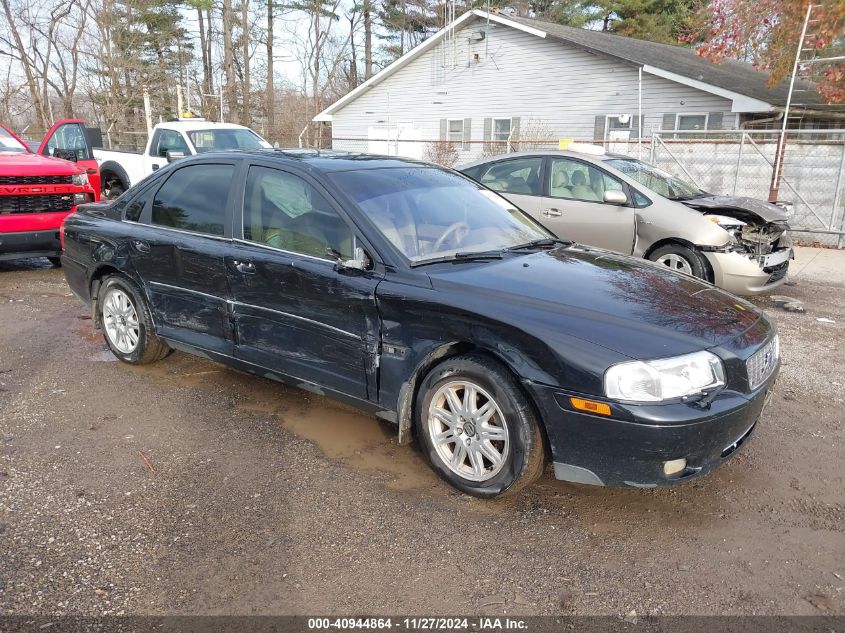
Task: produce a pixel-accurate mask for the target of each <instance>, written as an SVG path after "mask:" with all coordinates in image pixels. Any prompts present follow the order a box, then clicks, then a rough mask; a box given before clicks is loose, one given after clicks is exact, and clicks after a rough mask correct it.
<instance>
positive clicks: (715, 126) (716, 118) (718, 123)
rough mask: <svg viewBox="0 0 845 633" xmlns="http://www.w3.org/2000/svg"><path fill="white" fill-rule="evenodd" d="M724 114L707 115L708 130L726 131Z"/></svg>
mask: <svg viewBox="0 0 845 633" xmlns="http://www.w3.org/2000/svg"><path fill="white" fill-rule="evenodd" d="M724 116H725V113H724V112H710V113H708V115H707V129H708V130H722V129H724V125H723V121H722V120H723V119H724Z"/></svg>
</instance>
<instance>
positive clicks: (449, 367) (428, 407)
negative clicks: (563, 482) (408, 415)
mask: <svg viewBox="0 0 845 633" xmlns="http://www.w3.org/2000/svg"><path fill="white" fill-rule="evenodd" d="M415 413H416V415H415V421H416V434H417V438H418V440H419V441H420V443H421V445H422V447H423V450H424V451H425V453H426V454H427V455H428V458H429V460H430V462H431V464H432V466H433V467H434V469H435V470H436V471H437V472H438V474H440V475H441V476H442V477H443V478H444V479H446V481H448V482H449V483H451V484H452V485H453V486H455V487H456V488H458V489H459V490H461V491H463V492H466V493H468V494H471V495H474V496H477V497H495V496H497V495H501V494H502V493H508V494H513V493H515V492H517V491H519V490H521V489H522V488H524V487H525V486H527V485H528V484H530V483H532V482H533V481H535V480H536V479H537V478H538V477H540V475H542V473H543V466H544V461H545V449H544V446H543V436H542V433H541V431H540V427H539V424H538V422H537V419H536V417H535V415H534V411H533V409H532V407H531V405H530V404H529V402H528V401H527V400H526V398H525V396H524V395H523V394H522V392H521V391H520V389H519V386H518V385H517V383H516V381H515V380H514V379H513V378H512V377H511V375H510V374H509V372H508V371H507V370H506V369H505V368H504V367H502V366H501V365H500V364H499V363H497V362H495V361H493V360H490V359H487V358H485V357H481V356H460V357H456V358H452V359H449V360H446V361H444V362H443V363H441V364H440V365H438V366H437V367H435V368H434V369H433V370H432V371H431V372H430V373H429V374H428V375H427V376H426V377H425V379H424V380H423V382H422V384H421V385H420V391H419V397H418V398H417V410H416V412H415Z"/></svg>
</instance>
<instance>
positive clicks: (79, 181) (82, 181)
mask: <svg viewBox="0 0 845 633" xmlns="http://www.w3.org/2000/svg"><path fill="white" fill-rule="evenodd" d="M71 182H72V183H73V184H75V185H77V186H79V187H84V186H85V185H87V184H88V174H74V175H73V176H71Z"/></svg>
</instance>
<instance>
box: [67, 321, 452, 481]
mask: <svg viewBox="0 0 845 633" xmlns="http://www.w3.org/2000/svg"><path fill="white" fill-rule="evenodd" d="M90 331H91V330H90V329H89V328H79V331H78V332H77V333H78V334H79V335H80V337H81V338H83V339H84V340H88V341H90V339H89V336H88V334H89V333H90ZM99 340H100V341H102V337H100V339H99ZM90 342H93V341H90ZM104 347H105V345H104ZM109 353H110V352H108V350H107V349H106V354H109ZM91 360H101V361H103V360H106V358H105V354H102V353H100V352H96V353H94V354H93V355H92V357H91ZM127 369H128V370H129V371H137V372H141V373H143V374H145V375H147V376H148V377H149V378H151V379H152V380H154V381H156V382H158V383H159V384H162V385H166V386H168V387H171V388H174V387H175V388H188V389H196V390H203V391H216V392H218V393H221V392H222V393H225V394H226V395H228V396H230V397H231V398H232V402H233V407H234V411H235V412H239V413H243V414H250V415H253V416H258V417H262V416H266V417H268V418H271V419H273V420H275V421H277V422H278V423H279V424H281V425H282V426H283V427H284V428H285V429H287V430H289V431H291V432H292V433H294V434H295V435H297V436H298V437H300V438H303V439H307V440H310V441H311V442H314V444H316V445H317V447H318V448H319V449H320V450H321V452H322V453H323V454H324V455H325V456H326V457H327V458H328V459H332V460H341V461H343V462H344V463H345V464H348V465H349V466H351V467H352V468H355V469H357V470H363V471H367V472H371V473H374V474H378V475H381V476H382V477H384V478H385V485H387V487H389V488H391V489H393V490H419V489H425V488H431V487H434V486H438V485H439V484H440V482H439V479H438V478H437V476H436V475H435V474H434V473H433V472H432V470H431V468H430V467H429V465H428V464H427V462H426V461H425V459H424V458H423V456H422V455H420V454H419V452H418V451H417V450H416V449H415V448H414V447H411V446H399V444H398V443H397V434H396V427H395V426H394V425H392V424H390V423H388V422H384V421H381V420H378V419H377V418H375V417H374V416H369V415H366V414H363V413H361V412H359V411H357V410H355V409H353V408H351V407H347V406H345V405H343V404H340V403H337V402H334V401H333V400H331V399H329V398H325V397H322V396H318V395H315V394H311V393H309V392H307V391H303V390H300V389H296V388H293V387H288V386H286V385H283V384H281V383H277V382H275V381H272V380H268V379H265V378H258V377H255V376H251V375H248V374H243V373H240V372H238V371H234V370H231V369H228V368H226V367H223V366H222V365H218V364H216V363H213V362H211V361H208V360H204V359H198V358H194V357H192V356H190V355H189V354H184V353H180V352H176V353H174V354H172V355H171V356H169V357H168V358H167V359H165V360H164V361H161V362H159V363H155V364H153V365H149V366H143V367H131V368H127Z"/></svg>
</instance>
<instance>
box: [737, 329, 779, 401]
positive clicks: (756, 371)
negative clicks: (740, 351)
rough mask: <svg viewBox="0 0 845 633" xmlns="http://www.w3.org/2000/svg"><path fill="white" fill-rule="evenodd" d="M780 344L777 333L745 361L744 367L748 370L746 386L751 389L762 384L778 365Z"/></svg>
mask: <svg viewBox="0 0 845 633" xmlns="http://www.w3.org/2000/svg"><path fill="white" fill-rule="evenodd" d="M779 355H780V345H779V341H778V337H777V335H775V337H774V338H773V339H772V340H770V341H769V342H768V343H766V344H765V345H763V347H761V348H760V349H758V350H757V351H756V352H754V354H752V355H751V357H750V358H749V359H748V360H747V361H745V369H746V371H747V372H748V387H749V389H751V390H754V389H756V388H757V387H759V386H760V385H762V384H763V383H764V382H766V380H767V379H768V378H769V376H771V375H772V372H773V371H774V370H775V367H777V365H778V356H779Z"/></svg>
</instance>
